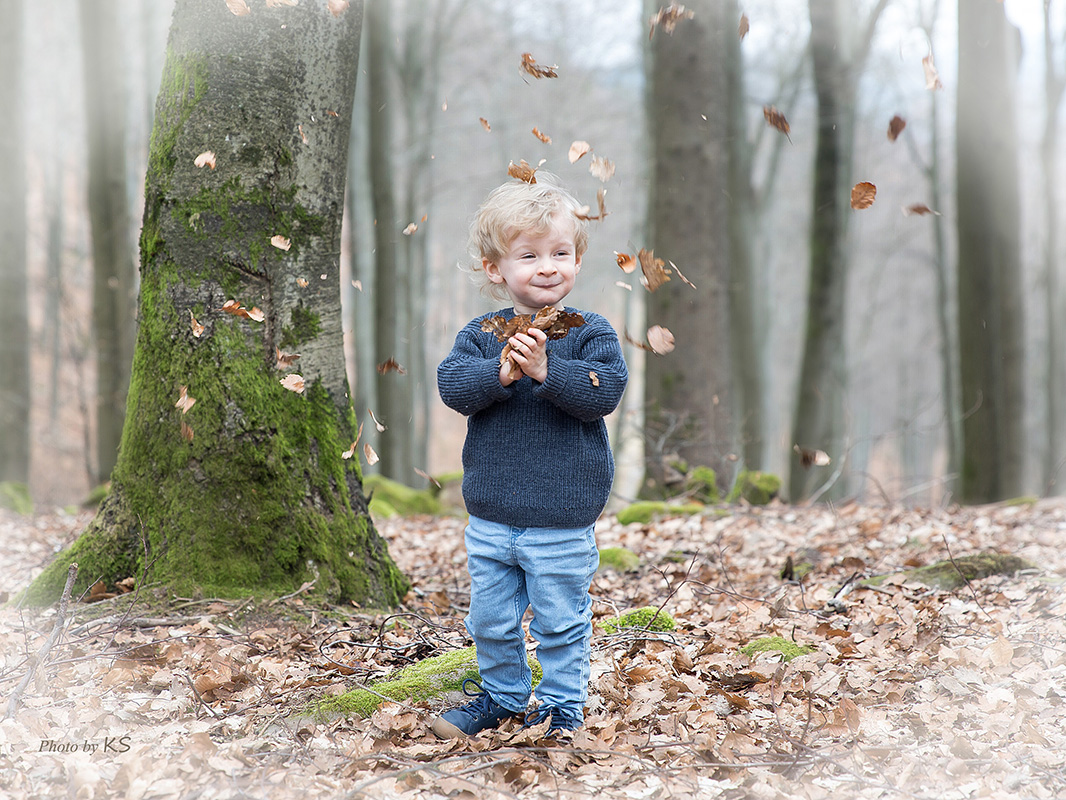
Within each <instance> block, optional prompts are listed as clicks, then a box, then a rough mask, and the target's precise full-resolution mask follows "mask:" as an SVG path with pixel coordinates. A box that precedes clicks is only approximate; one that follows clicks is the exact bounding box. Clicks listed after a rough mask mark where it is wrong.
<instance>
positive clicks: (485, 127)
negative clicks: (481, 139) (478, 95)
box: [478, 117, 492, 131]
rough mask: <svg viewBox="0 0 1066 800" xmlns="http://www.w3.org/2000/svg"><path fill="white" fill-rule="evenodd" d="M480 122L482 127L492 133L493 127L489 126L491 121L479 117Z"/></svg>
mask: <svg viewBox="0 0 1066 800" xmlns="http://www.w3.org/2000/svg"><path fill="white" fill-rule="evenodd" d="M478 122H480V123H481V127H482V128H484V129H485V130H487V131H492V126H491V125H489V121H488V120H487V119H485V118H484V117H478Z"/></svg>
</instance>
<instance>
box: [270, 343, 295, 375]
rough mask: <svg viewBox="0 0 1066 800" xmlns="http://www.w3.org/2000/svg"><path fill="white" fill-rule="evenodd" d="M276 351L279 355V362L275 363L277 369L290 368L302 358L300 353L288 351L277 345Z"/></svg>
mask: <svg viewBox="0 0 1066 800" xmlns="http://www.w3.org/2000/svg"><path fill="white" fill-rule="evenodd" d="M274 353H275V355H276V356H277V363H276V364H275V365H274V368H275V369H289V368H290V367H291V366H292V365H293V364H295V363H296V362H297V361H298V360H299V358H300V354H299V353H286V352H285V351H284V350H281V349H279V348H278V347H277V346H276V345H275V346H274Z"/></svg>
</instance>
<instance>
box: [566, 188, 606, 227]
mask: <svg viewBox="0 0 1066 800" xmlns="http://www.w3.org/2000/svg"><path fill="white" fill-rule="evenodd" d="M606 198H607V190H606V189H600V190H599V191H598V192H596V204H597V205H598V206H599V209H600V213H599V214H597V215H596V216H592V215H591V214H590V213H589V212H590V211H591V210H592V209H590V208H589V207H588V206H581V208H579V209H577V210H576V211H575V212H574V216H575V217H577V218H578V219H583V220H602V219H603V218H604V217H606V216H607V205H606V203H605V201H606Z"/></svg>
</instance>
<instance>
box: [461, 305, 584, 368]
mask: <svg viewBox="0 0 1066 800" xmlns="http://www.w3.org/2000/svg"><path fill="white" fill-rule="evenodd" d="M584 324H585V318H584V317H583V316H581V315H580V314H578V313H577V312H575V311H560V310H559V309H557V308H553V307H552V306H545V307H544V308H542V309H541V310H540V311H538V312H537V313H536V314H532V315H530V314H517V315H515V316H513V317H511V318H510V319H507V318H505V317H502V316H496V317H489V318H487V319H484V320H482V322H481V330H483V331H484V332H485V333H491V334H493V335H494V336H495V337H496V341H498V342H506V341H507V340H508V339H510V338H511V337H512V336H514V335H515V334H516V333H518V332H519V331H527V330H529V329H530V328H537V329H539V330H542V331H544V333H545V334H546V335H547V337H548V338H549V339H562V338H563V337H565V336H566V334H568V333H569V332H570V329H571V328H580V327H581V326H582V325H584ZM511 349H512V348H511V345H510V344H508V345H506V346H505V347H504V348H503V352H502V353H500V363H501V364H503V363H504V362H505V361H507V360H508V359H509V358H510V357H511ZM517 366H518V365H517V364H515V365H514V366H513V367H512V372H514V371H515V368H517Z"/></svg>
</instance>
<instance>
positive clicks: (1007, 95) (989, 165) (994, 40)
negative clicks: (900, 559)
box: [956, 0, 1025, 503]
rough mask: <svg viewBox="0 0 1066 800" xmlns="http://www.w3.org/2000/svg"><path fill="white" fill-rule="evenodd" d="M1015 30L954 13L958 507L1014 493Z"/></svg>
mask: <svg viewBox="0 0 1066 800" xmlns="http://www.w3.org/2000/svg"><path fill="white" fill-rule="evenodd" d="M1017 36H1018V32H1017V30H1016V29H1015V28H1014V27H1013V26H1012V25H1010V24H1009V23H1008V22H1007V18H1006V15H1005V13H1004V11H1003V6H1002V5H1001V4H997V3H993V2H988V1H987V0H986V1H985V2H967V3H960V4H959V89H958V113H957V116H956V126H957V127H956V152H957V158H958V169H957V170H956V173H957V185H958V234H959V350H960V357H959V367H960V374H961V390H962V408H963V410H964V412H965V417H964V419H963V423H962V432H963V459H962V475H961V485H960V494H961V499H962V500H963V501H964V502H972V503H979V502H989V501H993V500H999V499H1002V498H1004V497H1009V496H1012V495H1015V494H1018V493H1019V492H1021V490H1022V472H1023V456H1024V448H1025V439H1024V418H1025V406H1024V397H1023V390H1024V386H1023V384H1024V381H1023V377H1024V336H1023V328H1022V274H1021V245H1020V233H1019V231H1020V216H1021V212H1020V200H1019V189H1018V135H1017V130H1016V123H1015V119H1014V115H1015V108H1014V93H1015V89H1016V77H1017V66H1018V65H1017V59H1018V56H1019V51H1018V49H1017V48H1018V46H1019V45H1018V42H1017Z"/></svg>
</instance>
